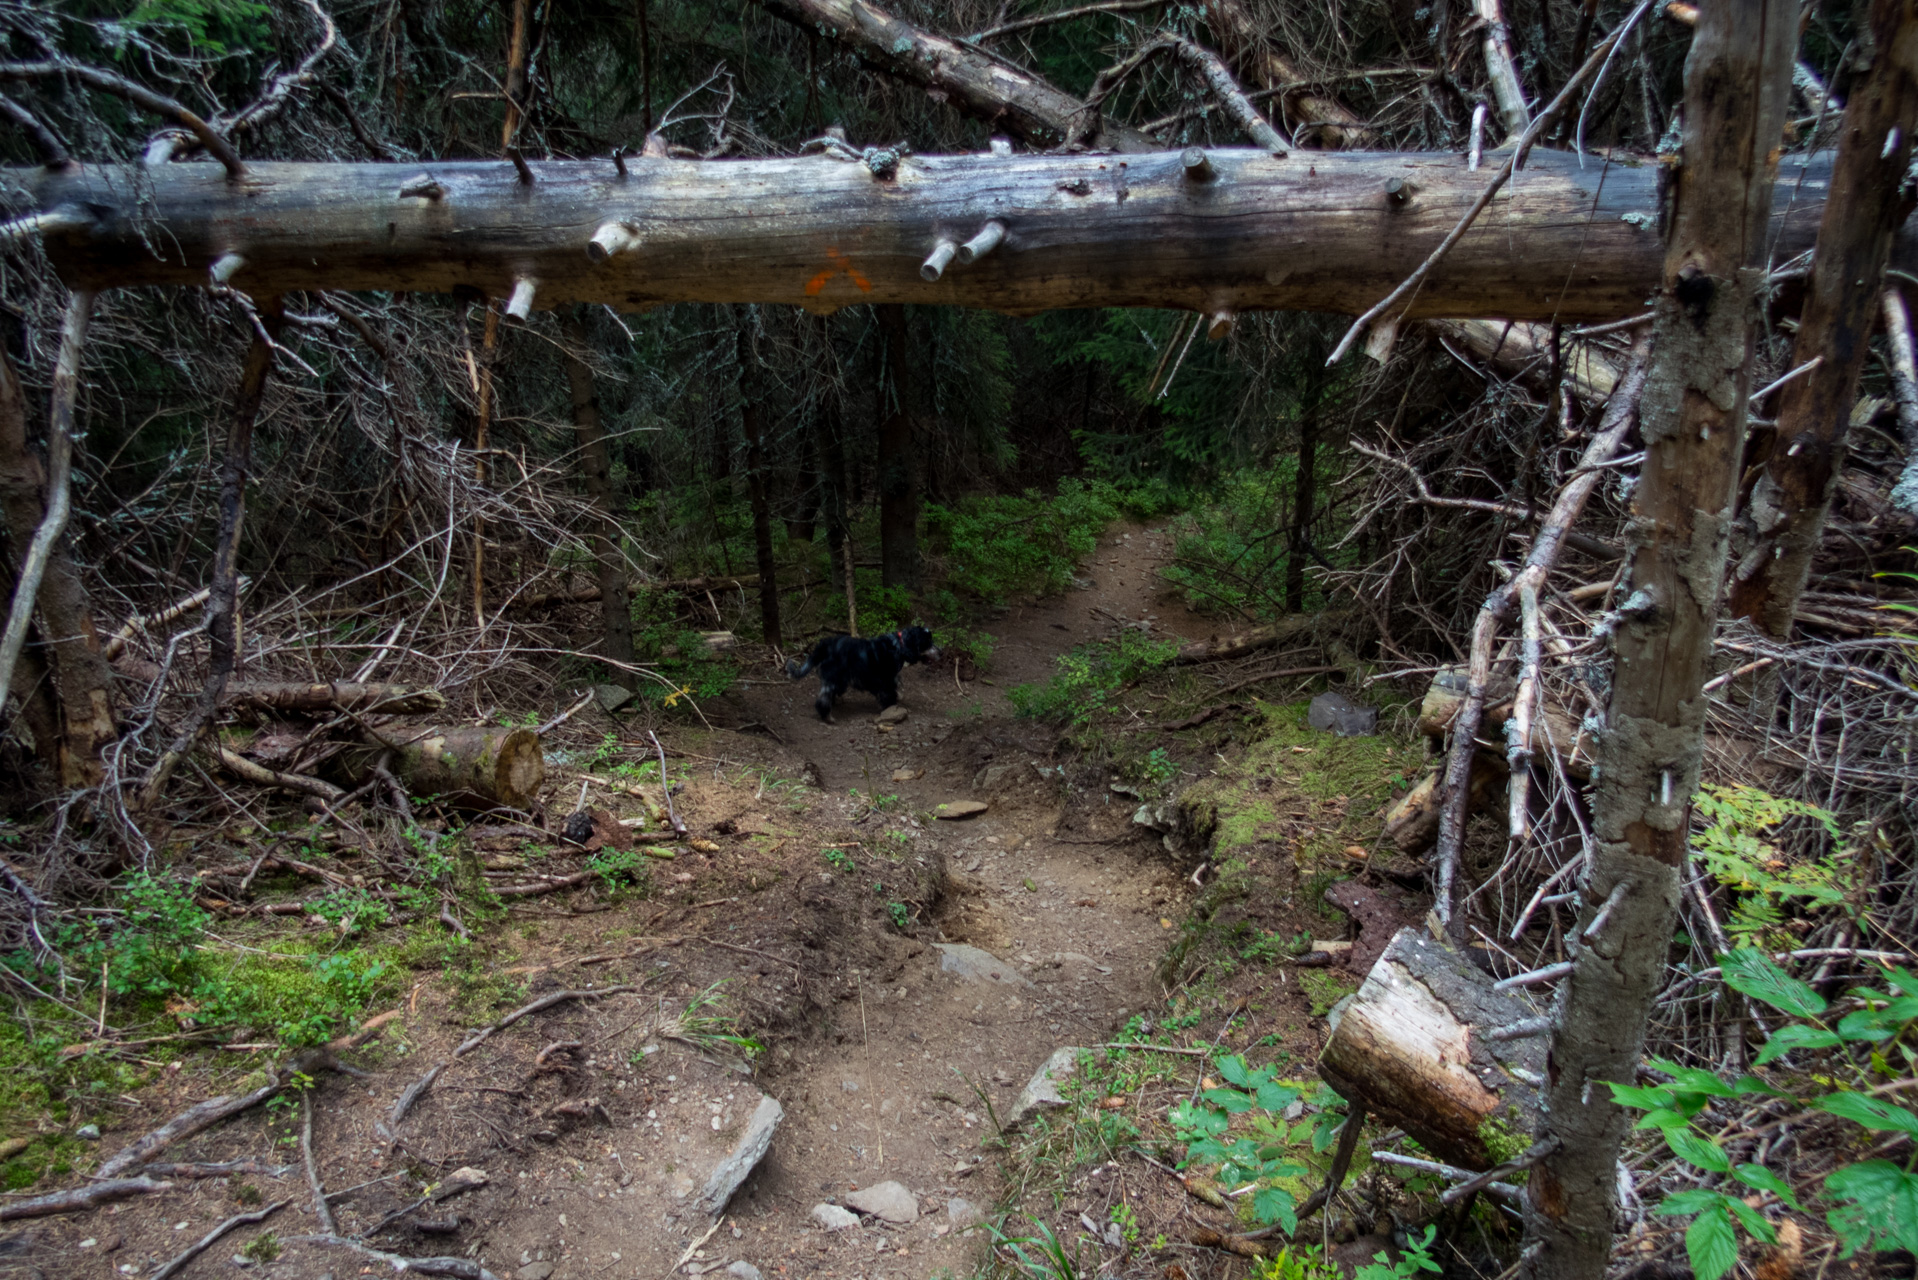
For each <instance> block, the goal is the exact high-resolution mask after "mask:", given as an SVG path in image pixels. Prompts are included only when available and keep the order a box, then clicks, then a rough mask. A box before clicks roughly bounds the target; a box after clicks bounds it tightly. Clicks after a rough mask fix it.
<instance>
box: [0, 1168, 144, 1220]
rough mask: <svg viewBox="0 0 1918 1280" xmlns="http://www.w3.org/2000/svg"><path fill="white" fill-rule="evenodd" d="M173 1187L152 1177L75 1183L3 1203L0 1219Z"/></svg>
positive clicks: (50, 1212)
mask: <svg viewBox="0 0 1918 1280" xmlns="http://www.w3.org/2000/svg"><path fill="white" fill-rule="evenodd" d="M172 1189H173V1184H172V1183H171V1182H155V1181H154V1180H153V1179H151V1178H114V1179H112V1180H110V1181H107V1182H94V1183H89V1184H88V1185H87V1186H84V1187H75V1188H73V1189H72V1190H71V1191H56V1192H54V1193H53V1194H52V1195H46V1196H35V1197H34V1198H33V1199H31V1200H15V1201H13V1202H11V1203H8V1204H0V1222H13V1221H15V1220H16V1219H19V1218H45V1217H50V1216H52V1215H54V1214H57V1213H79V1212H80V1211H81V1210H83V1209H93V1208H97V1207H98V1206H100V1205H103V1204H112V1203H114V1202H115V1201H117V1200H131V1199H132V1198H133V1197H134V1196H147V1195H152V1194H153V1193H154V1192H156V1191H171V1190H172Z"/></svg>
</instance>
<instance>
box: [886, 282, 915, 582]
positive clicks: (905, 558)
mask: <svg viewBox="0 0 1918 1280" xmlns="http://www.w3.org/2000/svg"><path fill="white" fill-rule="evenodd" d="M879 329H880V332H881V333H882V334H883V335H884V336H885V349H886V370H887V373H888V374H889V375H890V376H889V378H888V381H889V382H890V383H891V384H892V395H893V406H892V412H891V413H888V414H885V416H884V417H883V419H882V421H881V422H880V425H879V459H878V465H879V581H880V582H881V584H882V585H884V586H888V587H904V588H906V589H907V590H911V589H913V588H915V587H917V586H918V585H919V497H918V492H917V485H916V484H915V483H914V480H915V477H914V475H913V472H914V470H915V468H914V462H915V459H914V457H913V448H912V420H913V411H914V409H916V408H917V407H918V400H917V394H918V387H917V384H915V382H914V381H913V377H912V360H911V356H910V353H909V351H908V349H907V348H908V347H909V345H910V343H909V341H908V335H907V332H906V309H905V308H904V307H903V306H899V305H897V304H890V305H887V306H882V307H880V308H879Z"/></svg>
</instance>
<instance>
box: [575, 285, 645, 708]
mask: <svg viewBox="0 0 1918 1280" xmlns="http://www.w3.org/2000/svg"><path fill="white" fill-rule="evenodd" d="M564 327H565V330H566V345H565V346H564V347H562V348H561V351H562V353H563V358H564V360H565V362H566V381H567V384H568V386H569V387H570V389H571V390H572V393H573V438H574V440H575V441H576V442H577V443H578V445H579V472H580V476H581V478H582V479H583V480H584V481H585V482H586V500H587V501H588V502H589V503H591V504H592V507H593V516H594V519H593V533H592V546H593V570H594V576H595V577H596V578H597V579H598V581H599V600H600V616H601V618H602V619H603V623H604V628H605V636H604V639H602V640H601V642H600V652H601V653H602V654H603V655H604V656H605V657H606V658H608V659H609V660H610V661H611V662H612V664H613V676H612V678H613V682H614V683H615V684H620V685H624V686H626V687H627V688H631V687H632V684H633V678H634V677H633V671H632V663H633V609H632V604H631V602H630V601H629V600H628V599H627V596H626V566H625V565H624V564H623V563H622V562H621V560H620V554H619V536H620V535H619V519H618V516H617V514H616V513H615V511H614V509H613V462H612V455H611V453H610V451H608V449H607V448H606V427H605V425H604V424H603V423H602V422H601V421H600V416H599V389H598V387H597V385H596V384H595V380H594V378H593V370H592V367H591V366H590V365H588V364H587V363H586V360H585V356H584V352H585V351H586V324H585V322H584V321H583V320H582V319H581V318H580V314H579V311H578V310H577V309H575V310H573V311H571V312H568V313H567V316H566V320H565V326H564Z"/></svg>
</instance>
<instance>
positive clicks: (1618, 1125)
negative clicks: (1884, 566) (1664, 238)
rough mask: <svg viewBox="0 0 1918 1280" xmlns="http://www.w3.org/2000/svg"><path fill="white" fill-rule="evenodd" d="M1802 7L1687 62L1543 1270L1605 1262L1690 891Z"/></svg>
mask: <svg viewBox="0 0 1918 1280" xmlns="http://www.w3.org/2000/svg"><path fill="white" fill-rule="evenodd" d="M1797 37H1798V10H1797V6H1796V5H1795V4H1792V3H1790V0H1739V2H1738V3H1730V2H1727V3H1724V4H1715V5H1712V6H1711V7H1709V8H1708V9H1706V10H1705V12H1704V14H1703V15H1702V17H1701V19H1700V23H1699V29H1698V35H1697V37H1696V38H1695V39H1694V41H1693V43H1692V48H1691V53H1690V56H1689V57H1688V58H1687V60H1686V64H1685V78H1686V95H1685V96H1686V104H1687V105H1686V112H1685V133H1684V141H1683V150H1682V163H1681V165H1680V167H1679V169H1678V173H1677V182H1676V187H1675V190H1674V192H1673V198H1674V212H1673V218H1672V223H1671V233H1670V240H1669V243H1668V245H1667V248H1666V257H1665V272H1664V287H1663V288H1662V290H1661V291H1660V293H1659V295H1658V300H1657V304H1656V311H1657V319H1656V320H1655V321H1654V323H1653V337H1652V357H1651V365H1650V369H1649V372H1648V373H1647V375H1646V380H1645V390H1644V393H1643V396H1642V398H1641V404H1640V416H1639V424H1640V433H1641V434H1642V436H1643V437H1644V440H1645V461H1644V465H1643V468H1642V470H1641V472H1640V477H1639V482H1638V485H1637V487H1636V489H1635V490H1634V492H1633V498H1632V517H1631V520H1630V522H1629V524H1628V528H1629V530H1630V533H1629V535H1628V536H1629V545H1628V550H1627V564H1628V569H1627V576H1626V580H1625V582H1624V583H1623V584H1622V588H1623V589H1626V590H1628V591H1629V594H1628V595H1627V597H1626V599H1625V601H1624V603H1623V604H1622V605H1621V606H1620V608H1619V614H1618V619H1617V623H1616V629H1615V631H1614V633H1613V635H1614V639H1613V663H1614V665H1613V673H1612V692H1611V698H1610V702H1609V705H1608V706H1607V708H1606V715H1605V729H1604V733H1603V735H1602V736H1601V739H1600V745H1599V769H1598V779H1599V780H1598V784H1597V787H1596V790H1595V794H1594V796H1593V802H1592V809H1593V813H1592V836H1591V841H1590V844H1589V846H1588V854H1587V861H1586V864H1585V869H1584V873H1583V875H1582V877H1581V878H1580V881H1579V885H1578V892H1579V901H1580V904H1581V906H1580V910H1579V914H1578V919H1577V924H1576V927H1575V929H1574V931H1573V932H1572V934H1571V935H1570V940H1571V947H1570V951H1571V955H1572V959H1571V962H1570V963H1571V970H1570V972H1569V973H1568V974H1567V975H1566V977H1565V979H1564V981H1563V982H1561V983H1560V985H1559V987H1558V991H1557V996H1556V1000H1555V1002H1554V1006H1553V1011H1552V1026H1551V1041H1550V1048H1549V1051H1548V1057H1547V1070H1546V1073H1545V1074H1546V1078H1547V1084H1546V1086H1545V1090H1544V1102H1545V1106H1544V1115H1543V1119H1542V1122H1541V1124H1540V1131H1539V1137H1540V1138H1553V1139H1556V1140H1557V1143H1558V1145H1557V1147H1556V1148H1555V1149H1554V1150H1553V1151H1552V1152H1551V1154H1549V1155H1548V1156H1546V1158H1545V1159H1544V1160H1543V1161H1542V1162H1541V1163H1540V1164H1539V1165H1538V1167H1537V1168H1536V1169H1535V1170H1534V1171H1533V1173H1532V1176H1531V1179H1530V1181H1529V1182H1528V1184H1527V1186H1526V1236H1527V1244H1526V1248H1525V1255H1524V1259H1523V1264H1522V1275H1524V1276H1525V1277H1527V1280H1534V1278H1535V1280H1545V1278H1546V1277H1550V1278H1551V1280H1584V1278H1586V1277H1592V1278H1594V1280H1595V1278H1596V1277H1600V1276H1603V1275H1604V1274H1605V1268H1606V1263H1607V1261H1608V1259H1609V1256H1610V1252H1611V1239H1612V1231H1613V1222H1614V1212H1615V1206H1616V1203H1617V1185H1618V1174H1617V1166H1618V1153H1619V1150H1620V1146H1621V1144H1622V1142H1623V1140H1624V1137H1625V1133H1626V1131H1627V1129H1628V1127H1629V1124H1630V1118H1629V1116H1627V1115H1626V1113H1625V1112H1624V1111H1623V1110H1621V1109H1620V1108H1619V1107H1618V1106H1617V1104H1616V1103H1614V1102H1613V1101H1612V1099H1611V1096H1610V1091H1609V1090H1608V1089H1607V1088H1606V1084H1607V1082H1610V1081H1629V1080H1631V1079H1632V1078H1633V1072H1634V1071H1635V1070H1636V1068H1637V1066H1638V1062H1639V1058H1640V1055H1641V1054H1642V1053H1643V1052H1644V1046H1645V1032H1646V1026H1647V1023H1648V1020H1649V1018H1650V1015H1651V1011H1652V1006H1653V1002H1654V1000H1655V998H1656V996H1657V994H1658V988H1659V985H1660V981H1661V979H1662V977H1663V975H1664V971H1665V962H1666V957H1667V956H1668V954H1669V952H1670V948H1671V940H1672V932H1673V929H1674V928H1675V926H1676V924H1677V921H1678V907H1679V898H1680V893H1681V890H1682V887H1683V884H1684V877H1685V867H1686V860H1687V839H1688V833H1689V825H1690V818H1691V797H1692V795H1693V793H1694V792H1695V791H1696V790H1697V788H1698V777H1699V766H1700V760H1701V757H1702V754H1703V744H1704V726H1705V707H1706V698H1705V697H1704V695H1703V693H1702V689H1703V686H1704V683H1705V673H1706V669H1707V663H1708V661H1709V659H1710V657H1711V651H1712V629H1713V624H1714V622H1715V621H1716V619H1717V616H1718V607H1719V597H1720V594H1721V584H1722V583H1723V581H1724V571H1725V557H1726V549H1727V545H1728V541H1729V537H1730V532H1731V513H1732V503H1733V500H1734V496H1735V489H1736V484H1737V480H1738V469H1739V465H1740V461H1741V458H1742V454H1743V448H1744V441H1745V415H1746V398H1747V395H1748V394H1749V392H1750V390H1751V388H1750V377H1751V374H1750V363H1751V351H1752V341H1753V328H1754V323H1755V321H1756V320H1757V314H1758V313H1757V305H1756V301H1757V296H1758V288H1759V284H1760V281H1761V279H1762V267H1763V262H1764V252H1765V231H1766V218H1765V210H1767V209H1769V208H1770V207H1771V197H1772V184H1773V180H1774V177H1775V175H1776V171H1777V164H1778V161H1777V146H1778V138H1779V136H1780V132H1781V130H1782V129H1783V128H1784V121H1785V113H1786V108H1787V106H1788V104H1789V100H1790V93H1791V70H1792V62H1793V56H1794V53H1795V50H1796V47H1797Z"/></svg>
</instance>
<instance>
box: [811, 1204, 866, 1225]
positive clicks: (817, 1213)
mask: <svg viewBox="0 0 1918 1280" xmlns="http://www.w3.org/2000/svg"><path fill="white" fill-rule="evenodd" d="M807 1216H808V1217H810V1218H811V1219H812V1220H813V1221H814V1222H816V1223H818V1224H819V1225H820V1226H821V1227H824V1228H825V1229H826V1230H827V1231H844V1230H845V1229H846V1228H847V1227H856V1226H858V1225H859V1215H858V1214H856V1213H854V1212H852V1211H851V1210H850V1209H841V1208H840V1207H839V1206H838V1205H836V1204H816V1205H814V1206H813V1207H812V1212H811V1213H810V1214H808V1215H807Z"/></svg>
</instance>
